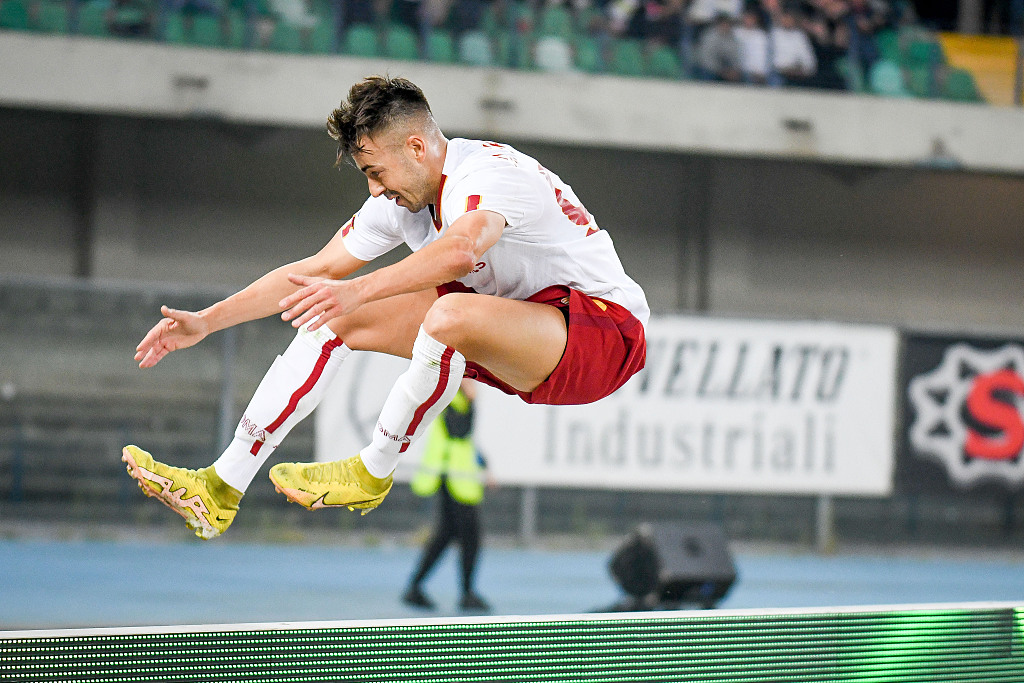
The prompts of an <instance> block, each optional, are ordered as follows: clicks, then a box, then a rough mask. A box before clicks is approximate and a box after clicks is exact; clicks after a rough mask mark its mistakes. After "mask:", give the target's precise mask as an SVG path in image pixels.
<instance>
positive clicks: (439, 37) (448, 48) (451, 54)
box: [427, 29, 458, 64]
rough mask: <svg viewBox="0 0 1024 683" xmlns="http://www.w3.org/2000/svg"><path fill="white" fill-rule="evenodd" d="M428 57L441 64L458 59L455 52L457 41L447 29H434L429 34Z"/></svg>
mask: <svg viewBox="0 0 1024 683" xmlns="http://www.w3.org/2000/svg"><path fill="white" fill-rule="evenodd" d="M427 59H429V60H430V61H432V62H439V63H441V64H451V63H453V62H456V61H458V56H457V55H456V53H455V41H454V40H452V35H451V34H450V33H448V32H447V31H442V30H440V29H434V30H433V31H431V32H430V33H429V34H428V35H427Z"/></svg>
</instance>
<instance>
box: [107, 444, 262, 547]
mask: <svg viewBox="0 0 1024 683" xmlns="http://www.w3.org/2000/svg"><path fill="white" fill-rule="evenodd" d="M121 460H123V461H125V462H126V463H127V464H128V474H129V475H131V477H132V478H133V479H135V480H136V481H138V482H139V488H140V489H142V492H143V493H145V494H146V495H147V496H151V497H153V498H156V499H157V500H159V501H160V502H161V503H163V504H164V505H166V506H167V507H169V508H171V509H172V510H174V511H175V512H177V513H178V514H179V515H181V516H182V517H184V518H185V523H186V524H188V526H189V528H190V529H194V530H195V532H196V536H198V537H199V538H203V539H207V540H209V539H211V538H216V537H217V536H220V535H221V534H222V533H224V532H225V531H227V529H228V527H229V526H231V522H232V521H233V520H234V519H235V513H236V512H238V502H239V501H240V500H241V499H242V493H241V491H239V490H237V489H234V488H232V487H230V486H228V485H227V484H225V483H224V481H223V480H222V479H221V478H220V477H219V476H217V473H216V472H215V471H214V469H213V467H212V466H210V467H204V468H203V469H201V470H187V469H185V468H183V467H171V466H170V465H165V464H163V463H161V462H157V461H156V460H154V459H153V456H152V455H150V454H149V453H147V452H146V451H144V450H142V449H141V448H139V447H138V446H125V447H124V450H122V451H121Z"/></svg>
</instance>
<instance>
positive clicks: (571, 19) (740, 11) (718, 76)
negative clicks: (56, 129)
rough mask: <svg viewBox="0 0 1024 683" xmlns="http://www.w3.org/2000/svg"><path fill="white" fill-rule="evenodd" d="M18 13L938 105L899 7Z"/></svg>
mask: <svg viewBox="0 0 1024 683" xmlns="http://www.w3.org/2000/svg"><path fill="white" fill-rule="evenodd" d="M999 1H1000V2H1002V3H1003V4H1005V5H1006V8H1005V11H1002V13H1001V14H999V16H1002V17H1004V18H1005V19H1006V23H1007V25H1016V24H1015V23H1014V22H1017V23H1020V22H1022V21H1024V0H999ZM18 3H27V4H28V5H29V6H30V7H31V6H34V7H36V8H37V13H39V14H40V16H42V13H43V11H42V10H41V9H38V8H50V9H52V8H53V7H54V6H56V5H58V4H62V5H64V6H67V7H71V8H72V9H71V12H70V16H71V19H70V21H69V27H68V28H67V29H64V30H69V31H71V32H78V33H84V34H87V35H89V34H92V35H97V34H101V33H103V34H114V35H119V36H126V37H143V38H151V39H157V40H166V41H168V42H183V43H191V44H199V45H209V46H219V47H230V48H239V49H267V50H277V51H284V52H313V53H337V52H341V53H347V54H352V55H356V56H362V57H388V58H393V59H426V60H430V61H439V62H458V63H464V64H470V65H477V66H504V67H511V68H518V69H537V70H542V71H568V70H578V71H584V72H593V73H612V74H616V75H622V76H653V77H659V78H691V79H703V80H708V81H727V82H732V83H737V84H751V85H768V86H778V85H785V86H806V87H814V88H828V89H850V90H858V91H864V90H869V91H871V92H876V93H878V94H887V95H895V96H910V95H917V96H925V97H927V96H934V95H937V94H941V93H939V90H941V88H939V87H937V84H938V85H939V86H941V85H942V83H940V82H939V81H940V80H942V79H944V78H945V76H944V75H943V74H942V73H939V75H938V79H937V77H936V69H937V67H936V65H939V67H938V68H939V69H941V68H942V67H941V62H942V57H941V55H940V54H939V53H940V49H939V48H938V47H937V45H936V44H935V40H934V36H924V38H923V42H924V43H927V42H929V41H930V42H931V43H932V44H931V45H919V46H917V47H918V48H920V49H919V50H918V52H919V53H920V54H921V55H922V56H921V57H920V59H918V64H911V63H909V62H911V61H913V59H911V58H908V57H907V55H906V54H905V53H906V49H905V47H906V44H907V43H908V42H914V41H915V31H921V32H925V33H926V31H924V29H923V28H922V26H921V22H920V20H919V17H918V16H917V14H916V12H915V5H914V3H912V2H911V1H910V0H0V15H2V14H3V10H4V9H6V8H10V7H11V6H12V5H14V4H18ZM1001 6H1002V5H1000V7H1001ZM925 7H930V5H925ZM997 14H998V13H997ZM1018 15H1022V16H1018ZM97 22H102V24H103V26H101V27H96V26H94V24H96V23H97ZM0 26H3V22H2V20H0ZM43 30H47V29H45V28H44V29H43ZM49 30H61V29H60V28H56V29H53V28H51V29H49ZM897 36H898V37H899V40H900V41H902V43H901V44H900V45H895V44H894V39H895V37H897ZM908 36H909V38H908ZM877 67H881V68H877ZM915 69H916V71H915ZM918 74H920V75H918ZM961 76H962V74H961ZM915 78H916V80H915ZM964 78H965V79H966V78H967V77H966V76H964ZM872 79H874V80H875V81H876V83H875V84H872V83H871V82H870V81H871V80H872ZM917 82H920V83H923V85H919V86H918V87H911V86H913V85H914V83H917ZM968 86H969V87H968V88H967V90H966V91H965V92H966V95H965V96H963V97H960V99H972V98H976V92H975V91H974V89H973V85H971V84H970V83H968Z"/></svg>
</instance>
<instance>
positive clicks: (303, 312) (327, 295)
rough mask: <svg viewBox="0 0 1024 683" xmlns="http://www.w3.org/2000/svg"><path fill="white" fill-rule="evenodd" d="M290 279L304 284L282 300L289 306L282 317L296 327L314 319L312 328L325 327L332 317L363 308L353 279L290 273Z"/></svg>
mask: <svg viewBox="0 0 1024 683" xmlns="http://www.w3.org/2000/svg"><path fill="white" fill-rule="evenodd" d="M288 281H289V282H291V283H292V284H295V285H299V286H300V287H302V289H300V290H299V291H297V292H295V293H294V294H292V295H291V296H288V297H285V298H284V299H282V300H281V303H280V306H281V308H283V309H285V311H284V313H282V314H281V319H282V320H290V321H291V322H292V327H302V326H303V325H305V324H306V323H307V322H309V321H310V320H313V318H317V316H319V318H317V319H316V320H315V321H313V322H312V323H311V324H310V326H309V329H310V330H315V329H317V328H318V327H322V326H323V325H324V324H325V323H326V322H327V321H328V320H331V319H332V318H337V317H338V316H339V315H345V314H347V313H351V312H352V311H354V310H356V309H357V308H359V306H360V305H361V303H362V302H361V301H359V299H358V296H357V295H356V293H355V291H354V288H353V286H352V281H351V280H328V279H327V278H322V277H307V276H305V275H295V274H289V275H288Z"/></svg>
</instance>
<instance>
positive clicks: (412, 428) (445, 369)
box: [398, 346, 455, 453]
mask: <svg viewBox="0 0 1024 683" xmlns="http://www.w3.org/2000/svg"><path fill="white" fill-rule="evenodd" d="M454 353H455V349H453V348H452V347H450V346H446V347H445V349H444V353H442V354H441V376H440V377H438V378H437V386H435V387H434V393H432V394H431V395H430V398H428V399H427V402H426V403H423V404H421V405H420V407H419V408H417V409H416V413H415V414H414V415H413V416H412V422H410V423H409V428H408V429H406V430H405V435H406V436H408V437H410V438H411V437H412V435H413V434H414V433H415V432H416V428H417V427H419V426H420V422H422V421H423V416H424V415H426V413H427V411H428V410H430V408H431V406H433V405H434V404H435V403H437V401H438V400H439V399H440V398H441V395H442V394H443V393H444V390H445V388H447V386H448V376H449V375H451V371H452V355H454ZM407 448H409V441H406V442H405V443H403V444H402V447H401V448H400V449H398V452H399V453H405V450H406V449H407Z"/></svg>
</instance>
